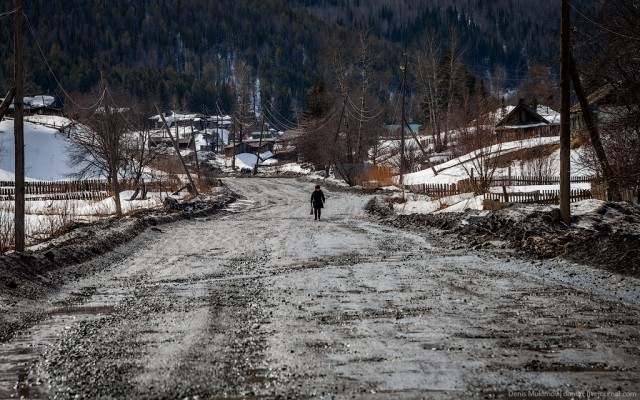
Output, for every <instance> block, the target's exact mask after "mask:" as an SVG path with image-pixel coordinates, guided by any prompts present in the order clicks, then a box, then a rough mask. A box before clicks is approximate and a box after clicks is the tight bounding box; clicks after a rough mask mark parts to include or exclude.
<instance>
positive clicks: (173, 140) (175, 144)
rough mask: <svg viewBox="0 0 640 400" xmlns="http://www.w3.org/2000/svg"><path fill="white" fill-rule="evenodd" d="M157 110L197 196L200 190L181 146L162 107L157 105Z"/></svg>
mask: <svg viewBox="0 0 640 400" xmlns="http://www.w3.org/2000/svg"><path fill="white" fill-rule="evenodd" d="M156 110H157V111H158V114H159V115H160V118H161V119H162V123H163V124H164V126H165V128H167V133H169V139H171V142H172V143H173V147H174V148H175V149H176V152H177V153H178V158H179V159H180V163H181V164H182V168H184V172H185V174H187V178H188V179H189V183H190V184H191V188H192V189H193V193H194V194H196V195H197V194H198V188H197V187H196V184H195V183H194V182H193V179H191V174H190V173H189V168H187V164H185V162H184V159H183V158H182V154H180V146H178V142H177V141H176V140H175V139H174V138H173V135H172V134H171V129H169V125H167V121H166V120H165V119H164V115H162V112H161V111H160V107H158V106H157V105H156ZM176 125H177V123H176Z"/></svg>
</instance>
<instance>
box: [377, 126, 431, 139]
mask: <svg viewBox="0 0 640 400" xmlns="http://www.w3.org/2000/svg"><path fill="white" fill-rule="evenodd" d="M384 128H385V130H386V131H387V134H388V136H389V137H390V138H399V137H400V135H401V134H402V132H401V131H400V124H389V125H385V126H384ZM409 128H411V131H410V130H409ZM420 129H422V125H420V124H409V126H408V127H407V126H406V125H405V126H404V133H405V135H411V132H413V133H415V134H417V133H418V132H420Z"/></svg>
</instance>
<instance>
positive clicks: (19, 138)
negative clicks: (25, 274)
mask: <svg viewBox="0 0 640 400" xmlns="http://www.w3.org/2000/svg"><path fill="white" fill-rule="evenodd" d="M22 12H23V9H22V0H16V11H15V16H14V19H15V38H14V51H15V53H14V54H15V69H14V75H15V80H16V93H15V100H14V108H13V110H14V120H13V124H14V125H13V130H14V135H15V150H16V164H15V181H16V187H15V195H16V198H15V221H14V226H15V250H16V251H18V252H23V251H24V247H25V233H24V200H25V199H24V197H25V190H24V121H23V118H24V104H23V101H24V67H23V56H22V50H23V48H22Z"/></svg>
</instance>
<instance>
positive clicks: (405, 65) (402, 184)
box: [400, 54, 407, 194]
mask: <svg viewBox="0 0 640 400" xmlns="http://www.w3.org/2000/svg"><path fill="white" fill-rule="evenodd" d="M406 84H407V55H406V54H405V55H404V66H403V67H402V104H401V111H400V113H401V114H402V115H401V117H400V186H402V192H403V194H404V92H405V91H406V90H405V85H406Z"/></svg>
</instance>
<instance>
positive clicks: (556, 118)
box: [496, 102, 560, 129]
mask: <svg viewBox="0 0 640 400" xmlns="http://www.w3.org/2000/svg"><path fill="white" fill-rule="evenodd" d="M559 123H560V113H558V112H557V111H555V110H553V109H551V108H549V107H547V106H544V105H538V106H537V107H536V109H535V110H534V109H533V108H531V107H529V106H527V105H526V104H524V103H523V102H520V103H518V105H517V106H515V107H514V108H513V110H511V111H510V112H509V113H508V114H507V115H505V116H504V118H502V119H501V120H500V121H498V123H497V124H496V129H513V128H525V127H536V126H545V125H557V124H559Z"/></svg>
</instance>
